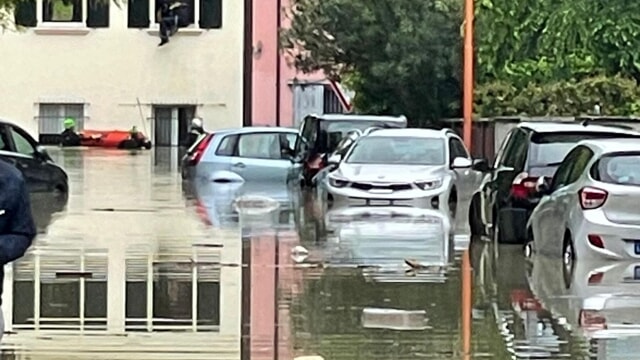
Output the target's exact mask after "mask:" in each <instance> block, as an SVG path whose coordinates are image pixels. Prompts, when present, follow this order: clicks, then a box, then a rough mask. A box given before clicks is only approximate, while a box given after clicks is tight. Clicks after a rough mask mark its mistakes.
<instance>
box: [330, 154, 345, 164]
mask: <svg viewBox="0 0 640 360" xmlns="http://www.w3.org/2000/svg"><path fill="white" fill-rule="evenodd" d="M340 161H342V156H340V155H339V154H333V155H331V156H329V158H328V159H327V164H329V165H338V164H340Z"/></svg>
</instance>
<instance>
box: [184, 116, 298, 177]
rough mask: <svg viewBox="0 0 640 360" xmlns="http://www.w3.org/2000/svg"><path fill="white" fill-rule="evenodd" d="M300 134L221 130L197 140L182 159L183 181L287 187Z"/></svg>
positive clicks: (280, 130)
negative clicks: (246, 182)
mask: <svg viewBox="0 0 640 360" xmlns="http://www.w3.org/2000/svg"><path fill="white" fill-rule="evenodd" d="M297 137H298V131H297V130H295V129H291V128H278V127H257V126H256V127H244V128H238V129H226V130H218V131H216V132H214V133H210V134H206V135H204V136H202V137H200V138H199V139H198V141H196V143H195V144H194V145H193V146H192V147H191V148H190V149H189V150H188V151H187V154H186V155H185V157H184V158H183V159H182V176H183V178H184V179H189V180H194V179H198V178H199V179H205V180H207V181H214V182H245V181H267V182H279V183H282V184H286V179H287V175H288V173H289V170H290V168H291V167H292V161H291V153H292V145H293V144H294V143H295V141H296V138H297Z"/></svg>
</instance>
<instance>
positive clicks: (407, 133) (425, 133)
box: [366, 128, 446, 138]
mask: <svg viewBox="0 0 640 360" xmlns="http://www.w3.org/2000/svg"><path fill="white" fill-rule="evenodd" d="M445 135H446V133H445V132H443V131H440V130H432V129H411V128H409V129H380V130H376V131H373V132H371V133H370V134H368V135H366V136H369V137H387V136H392V137H422V138H444V137H445Z"/></svg>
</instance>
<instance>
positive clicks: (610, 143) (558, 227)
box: [528, 139, 640, 267]
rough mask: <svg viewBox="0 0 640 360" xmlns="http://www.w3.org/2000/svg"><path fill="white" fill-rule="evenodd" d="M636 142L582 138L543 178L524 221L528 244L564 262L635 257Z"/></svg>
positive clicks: (639, 232) (638, 227) (639, 236)
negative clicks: (536, 199)
mask: <svg viewBox="0 0 640 360" xmlns="http://www.w3.org/2000/svg"><path fill="white" fill-rule="evenodd" d="M639 164H640V145H638V140H637V139H633V140H632V139H615V140H614V139H609V140H585V141H582V142H580V143H578V145H577V146H576V147H574V148H573V150H571V151H570V152H569V154H567V156H566V157H565V159H564V160H563V161H562V163H561V164H560V166H559V167H558V171H557V172H556V173H555V175H554V176H553V179H552V180H551V181H550V183H548V182H547V181H545V179H544V178H543V179H542V180H541V181H540V182H539V184H538V189H539V191H540V193H542V194H544V195H545V196H544V197H543V198H542V199H541V200H540V203H539V205H538V206H537V207H536V208H535V210H533V213H532V214H531V218H530V220H529V223H528V226H529V231H528V234H529V237H530V238H529V239H528V241H529V245H533V246H532V248H535V250H536V251H539V252H541V253H544V254H545V255H551V256H554V257H560V256H562V258H563V261H564V263H565V266H567V267H570V266H571V264H572V263H573V262H574V260H576V259H579V260H581V261H582V260H593V259H601V258H605V259H614V260H620V259H634V258H635V259H640V210H639V209H638V201H640V188H639V187H638V185H640V170H639V166H638V165H639Z"/></svg>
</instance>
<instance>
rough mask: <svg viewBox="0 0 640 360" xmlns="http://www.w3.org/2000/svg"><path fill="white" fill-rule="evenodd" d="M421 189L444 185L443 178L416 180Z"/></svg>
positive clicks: (431, 188) (432, 188)
mask: <svg viewBox="0 0 640 360" xmlns="http://www.w3.org/2000/svg"><path fill="white" fill-rule="evenodd" d="M415 184H416V186H417V187H418V188H420V189H421V190H434V189H437V188H439V187H441V186H442V179H434V180H421V181H416V182H415Z"/></svg>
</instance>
